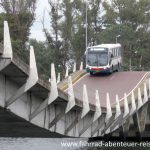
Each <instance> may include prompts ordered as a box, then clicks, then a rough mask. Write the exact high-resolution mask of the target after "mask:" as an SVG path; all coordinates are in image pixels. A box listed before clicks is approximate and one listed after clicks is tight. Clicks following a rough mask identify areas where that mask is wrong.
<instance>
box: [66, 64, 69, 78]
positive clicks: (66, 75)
mask: <svg viewBox="0 0 150 150" xmlns="http://www.w3.org/2000/svg"><path fill="white" fill-rule="evenodd" d="M68 70H69V69H68V65H67V66H66V74H65V78H67V77H68Z"/></svg>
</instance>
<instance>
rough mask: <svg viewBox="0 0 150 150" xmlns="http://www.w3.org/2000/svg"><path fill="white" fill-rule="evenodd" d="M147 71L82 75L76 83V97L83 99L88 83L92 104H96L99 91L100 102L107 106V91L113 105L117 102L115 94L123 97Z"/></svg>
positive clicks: (89, 97) (74, 86)
mask: <svg viewBox="0 0 150 150" xmlns="http://www.w3.org/2000/svg"><path fill="white" fill-rule="evenodd" d="M146 73H147V72H138V71H133V72H116V73H113V74H111V75H100V76H90V75H89V74H86V75H84V76H83V77H81V78H80V79H79V80H78V81H77V82H76V83H75V84H74V85H73V89H74V94H75V97H76V98H78V99H79V100H82V97H83V84H86V85H87V92H88V99H89V102H90V103H91V104H95V91H96V90H98V91H99V96H100V103H101V106H102V107H105V106H106V93H107V92H108V93H109V95H110V102H111V105H112V104H113V103H115V101H116V100H115V95H116V94H118V96H119V99H121V98H123V96H124V93H126V94H128V93H130V91H131V90H132V89H133V88H134V87H135V86H136V85H137V84H138V83H139V82H140V80H141V79H142V78H143V77H144V75H145V74H146Z"/></svg>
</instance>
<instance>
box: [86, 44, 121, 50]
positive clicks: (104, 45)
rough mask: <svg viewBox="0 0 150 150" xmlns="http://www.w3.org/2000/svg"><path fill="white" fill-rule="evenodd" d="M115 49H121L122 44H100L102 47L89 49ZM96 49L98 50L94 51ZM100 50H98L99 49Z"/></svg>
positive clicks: (95, 46)
mask: <svg viewBox="0 0 150 150" xmlns="http://www.w3.org/2000/svg"><path fill="white" fill-rule="evenodd" d="M115 47H121V44H119V43H117V44H100V45H94V46H91V47H88V48H91V50H92V49H93V50H96V49H97V48H115ZM94 48H96V49H94ZM97 50H98V49H97Z"/></svg>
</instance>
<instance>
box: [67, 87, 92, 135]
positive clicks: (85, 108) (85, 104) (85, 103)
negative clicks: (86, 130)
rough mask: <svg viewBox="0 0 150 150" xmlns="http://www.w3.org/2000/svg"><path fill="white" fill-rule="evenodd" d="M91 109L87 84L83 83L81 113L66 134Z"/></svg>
mask: <svg viewBox="0 0 150 150" xmlns="http://www.w3.org/2000/svg"><path fill="white" fill-rule="evenodd" d="M89 111H90V108H89V102H88V95H87V89H86V85H85V84H84V85H83V108H82V112H81V114H79V115H78V116H77V117H76V118H75V119H74V121H73V122H72V123H71V124H70V125H69V127H68V128H67V129H66V130H65V135H67V133H68V132H69V131H70V130H71V129H72V128H73V127H74V126H76V125H77V124H78V123H79V121H81V120H82V119H83V118H84V117H85V116H86V115H87V114H88V112H89Z"/></svg>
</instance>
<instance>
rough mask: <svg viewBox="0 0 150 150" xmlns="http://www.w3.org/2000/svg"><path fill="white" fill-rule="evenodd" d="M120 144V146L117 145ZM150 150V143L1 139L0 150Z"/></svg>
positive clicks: (79, 139)
mask: <svg viewBox="0 0 150 150" xmlns="http://www.w3.org/2000/svg"><path fill="white" fill-rule="evenodd" d="M117 144H120V145H117ZM114 149H115V150H135V149H136V150H150V141H145V142H141V143H140V142H138V143H136V142H122V143H121V142H118V143H117V142H109V141H108V142H102V141H95V142H93V143H88V139H84V138H70V139H69V138H62V139H61V138H56V139H54V138H0V150H114Z"/></svg>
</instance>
